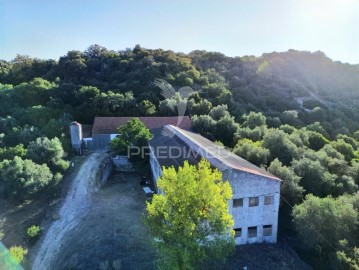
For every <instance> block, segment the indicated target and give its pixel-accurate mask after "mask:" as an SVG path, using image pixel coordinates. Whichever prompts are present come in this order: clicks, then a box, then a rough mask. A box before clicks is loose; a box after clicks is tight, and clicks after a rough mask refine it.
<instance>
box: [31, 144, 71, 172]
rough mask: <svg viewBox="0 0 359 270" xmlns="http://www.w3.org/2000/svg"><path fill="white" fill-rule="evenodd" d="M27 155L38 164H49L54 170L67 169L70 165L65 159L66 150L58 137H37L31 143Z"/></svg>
mask: <svg viewBox="0 0 359 270" xmlns="http://www.w3.org/2000/svg"><path fill="white" fill-rule="evenodd" d="M27 156H28V158H30V159H31V160H32V161H34V162H36V163H37V164H47V165H48V166H49V167H50V168H51V169H53V170H54V171H65V170H66V169H67V168H68V166H69V165H68V162H66V161H65V160H63V157H64V156H65V152H64V149H63V148H62V144H61V142H60V140H59V139H58V138H57V137H55V138H53V139H51V140H49V139H48V138H46V137H40V138H37V139H36V141H33V142H31V143H30V144H29V147H28V149H27Z"/></svg>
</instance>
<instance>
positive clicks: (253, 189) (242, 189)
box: [150, 130, 281, 245]
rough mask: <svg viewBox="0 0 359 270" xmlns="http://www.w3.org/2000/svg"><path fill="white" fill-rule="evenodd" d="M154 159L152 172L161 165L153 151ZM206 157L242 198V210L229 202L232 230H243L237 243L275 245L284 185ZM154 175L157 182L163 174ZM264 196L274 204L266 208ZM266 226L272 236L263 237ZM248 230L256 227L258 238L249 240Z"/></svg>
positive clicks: (194, 145)
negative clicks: (252, 203) (253, 200)
mask: <svg viewBox="0 0 359 270" xmlns="http://www.w3.org/2000/svg"><path fill="white" fill-rule="evenodd" d="M173 131H174V133H175V134H176V135H177V136H178V137H179V138H180V139H181V140H182V141H183V142H184V143H186V144H187V145H188V146H189V147H190V148H191V149H193V151H195V152H198V153H202V154H203V153H204V151H203V149H201V148H200V147H199V146H198V145H196V144H195V143H193V142H192V141H191V140H189V139H188V138H187V137H185V136H183V135H182V134H181V133H178V132H177V131H176V130H173ZM151 156H153V158H151V159H152V161H151V168H152V172H153V171H154V169H155V168H156V167H157V166H158V165H156V163H157V164H158V162H157V160H156V159H155V157H154V155H153V152H151ZM205 158H206V159H207V160H208V161H209V162H210V163H211V165H212V166H213V167H215V168H217V169H218V170H220V171H221V172H222V174H223V180H227V181H229V183H230V185H231V187H232V191H233V198H234V199H243V207H239V208H235V209H234V208H233V200H231V201H230V202H229V203H228V206H229V207H228V210H229V212H230V213H231V214H232V215H233V219H234V226H233V229H237V228H241V229H242V236H241V237H236V244H237V245H243V244H251V243H261V242H267V243H276V241H277V232H278V211H279V201H280V184H281V182H280V181H278V180H274V179H271V178H268V177H264V176H260V175H256V174H251V173H246V172H242V171H238V170H233V169H232V168H230V167H228V166H226V165H225V164H223V163H222V162H221V161H220V160H219V159H217V158H216V157H214V156H212V155H209V154H207V153H206V155H205ZM151 159H150V160H151ZM158 167H159V166H158ZM160 172H162V171H160ZM153 174H154V179H157V178H158V176H159V175H160V174H158V173H156V174H155V173H153ZM155 177H156V178H155ZM265 196H273V204H270V205H264V198H265ZM250 197H258V199H259V205H258V206H254V207H249V198H250ZM264 225H271V226H272V234H271V236H263V226H264ZM248 227H257V236H256V237H251V238H249V237H248Z"/></svg>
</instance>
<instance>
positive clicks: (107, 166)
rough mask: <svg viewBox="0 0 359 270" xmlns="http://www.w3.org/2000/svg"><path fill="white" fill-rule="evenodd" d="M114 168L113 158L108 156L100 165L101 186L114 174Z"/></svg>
mask: <svg viewBox="0 0 359 270" xmlns="http://www.w3.org/2000/svg"><path fill="white" fill-rule="evenodd" d="M113 169H114V166H113V162H112V158H111V157H110V156H108V157H107V158H105V159H104V160H103V161H102V163H101V165H100V169H99V174H98V184H99V186H100V187H101V186H103V185H104V184H105V183H106V182H107V180H108V178H109V177H110V175H111V174H112V171H113Z"/></svg>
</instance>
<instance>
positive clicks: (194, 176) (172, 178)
mask: <svg viewBox="0 0 359 270" xmlns="http://www.w3.org/2000/svg"><path fill="white" fill-rule="evenodd" d="M157 186H158V188H159V189H160V190H161V191H162V192H161V193H160V194H158V195H154V196H153V198H152V202H150V203H147V217H146V223H147V225H148V226H149V229H150V233H151V235H152V236H153V238H154V239H156V240H155V245H156V247H157V249H158V253H157V254H158V257H159V260H158V266H159V268H160V269H169V268H170V269H198V268H200V267H204V265H205V264H206V263H208V262H210V261H211V260H212V261H213V260H215V259H217V260H225V259H226V257H227V256H228V255H229V254H230V253H231V252H232V251H233V248H234V238H233V231H232V229H231V228H232V226H233V220H232V217H231V215H230V214H229V213H228V200H230V199H231V198H232V190H231V186H230V185H229V183H228V182H227V181H223V180H222V174H221V173H220V172H219V171H218V170H217V169H216V170H213V169H212V168H211V167H210V164H209V162H208V161H206V160H204V159H203V160H202V161H201V162H200V163H199V164H198V165H197V166H192V165H189V164H188V162H187V161H185V163H184V165H183V167H179V168H178V170H175V169H174V168H173V167H170V168H163V175H162V177H161V178H160V179H159V180H158V182H157Z"/></svg>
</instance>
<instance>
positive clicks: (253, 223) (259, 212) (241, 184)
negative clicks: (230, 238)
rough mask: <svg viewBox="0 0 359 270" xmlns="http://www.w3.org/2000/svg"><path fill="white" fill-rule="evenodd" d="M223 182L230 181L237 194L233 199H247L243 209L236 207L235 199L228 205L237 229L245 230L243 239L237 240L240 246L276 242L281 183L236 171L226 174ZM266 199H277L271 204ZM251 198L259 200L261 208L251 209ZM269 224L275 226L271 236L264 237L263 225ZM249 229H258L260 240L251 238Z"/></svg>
mask: <svg viewBox="0 0 359 270" xmlns="http://www.w3.org/2000/svg"><path fill="white" fill-rule="evenodd" d="M223 179H225V180H228V181H229V183H230V185H231V187H232V191H233V199H243V206H242V207H235V208H234V207H233V200H232V201H230V202H229V203H228V209H229V212H230V213H231V214H232V215H233V219H234V226H233V228H234V229H237V228H241V229H242V236H241V237H236V244H238V245H241V244H251V243H262V242H266V243H276V242H277V232H278V211H279V201H280V193H279V192H280V181H276V180H271V179H270V178H266V177H262V176H259V175H255V174H250V173H246V172H239V171H236V170H226V171H225V172H223ZM266 196H273V202H272V203H271V204H268V205H265V204H264V201H265V197H266ZM250 197H258V199H259V203H258V206H252V207H250V206H249V198H250ZM265 225H271V226H272V233H271V235H270V236H264V235H263V226H265ZM248 227H257V236H256V237H251V238H249V237H248Z"/></svg>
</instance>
